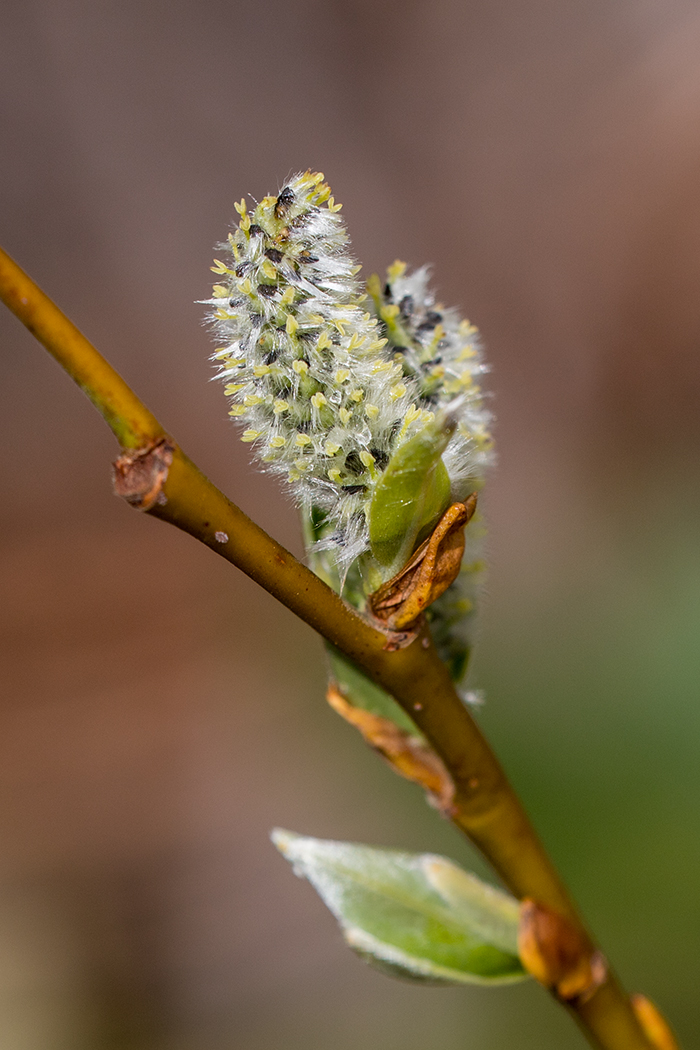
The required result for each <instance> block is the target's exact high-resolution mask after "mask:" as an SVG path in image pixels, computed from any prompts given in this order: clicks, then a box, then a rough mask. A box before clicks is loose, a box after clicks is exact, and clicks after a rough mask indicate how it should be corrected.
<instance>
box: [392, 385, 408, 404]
mask: <svg viewBox="0 0 700 1050" xmlns="http://www.w3.org/2000/svg"><path fill="white" fill-rule="evenodd" d="M405 393H406V387H405V385H404V384H403V383H395V384H394V386H392V388H391V390H390V391H389V396H390V397H391V398H392V400H393V401H397V400H398V398H400V397H403V395H404V394H405Z"/></svg>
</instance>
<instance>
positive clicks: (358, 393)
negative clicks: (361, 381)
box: [348, 387, 365, 403]
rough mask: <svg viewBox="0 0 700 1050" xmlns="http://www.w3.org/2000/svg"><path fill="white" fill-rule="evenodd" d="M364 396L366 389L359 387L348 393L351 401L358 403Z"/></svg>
mask: <svg viewBox="0 0 700 1050" xmlns="http://www.w3.org/2000/svg"><path fill="white" fill-rule="evenodd" d="M364 396H365V392H364V390H360V388H359V387H357V388H356V389H355V390H351V391H350V393H349V394H348V397H349V398H350V400H351V401H357V402H358V403H359V402H360V401H362V398H363V397H364Z"/></svg>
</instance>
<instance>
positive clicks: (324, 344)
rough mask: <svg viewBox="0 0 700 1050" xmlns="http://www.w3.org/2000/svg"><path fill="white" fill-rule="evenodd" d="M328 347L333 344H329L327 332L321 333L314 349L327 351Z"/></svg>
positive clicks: (329, 339) (329, 338)
mask: <svg viewBox="0 0 700 1050" xmlns="http://www.w3.org/2000/svg"><path fill="white" fill-rule="evenodd" d="M330 346H333V343H332V342H331V337H330V336H329V334H328V332H321V334H320V336H319V337H318V342H317V343H316V349H317V350H327V349H328V348H329V347H330Z"/></svg>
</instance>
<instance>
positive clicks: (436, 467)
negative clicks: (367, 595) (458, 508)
mask: <svg viewBox="0 0 700 1050" xmlns="http://www.w3.org/2000/svg"><path fill="white" fill-rule="evenodd" d="M453 432H454V423H447V422H446V421H444V420H443V419H442V418H441V417H440V416H438V418H437V419H435V420H433V421H432V422H430V423H428V424H427V425H426V426H424V427H423V428H422V430H420V431H419V432H418V433H417V434H415V435H414V436H413V437H412V438H409V439H408V441H406V442H404V444H403V445H400V446H399V448H398V449H397V450H396V452H395V453H394V454H393V456H392V457H391V459H390V460H389V463H388V465H387V468H386V470H385V471H384V473H383V475H382V477H381V479H380V480H379V482H378V483H377V486H376V488H375V490H374V494H373V496H372V500H371V502H370V505H369V509H368V512H367V519H368V524H369V542H370V547H371V550H372V554H373V555H374V557H375V558H376V560H377V561H378V562H379V563H380V565H381V566H382V570H383V573H382V574H383V576H384V577H385V578H386V579H391V577H392V576H394V575H395V574H396V573H397V572H399V570H400V569H402V568H403V566H404V565H405V563H406V562H407V561H408V559H409V557H410V556H411V554H412V553H413V550H414V549H415V547H416V544H417V541H418V540H419V538H421V533H427V531H428V530H429V528H430V526H431V525H435V524H436V522H437V520H438V519H439V517H440V515H441V514H442V513H444V511H445V510H446V509H447V507H448V505H449V502H450V478H449V475H448V473H447V469H446V467H445V464H444V463H443V461H442V458H441V457H442V453H443V452H444V451H445V449H446V448H447V444H448V442H449V440H450V437H451V436H452V434H453Z"/></svg>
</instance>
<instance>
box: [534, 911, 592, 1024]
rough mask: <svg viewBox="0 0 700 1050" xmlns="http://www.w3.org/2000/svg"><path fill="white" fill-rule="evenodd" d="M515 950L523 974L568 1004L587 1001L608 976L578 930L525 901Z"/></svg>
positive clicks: (578, 1003) (566, 921) (549, 912)
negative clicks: (525, 971) (531, 977)
mask: <svg viewBox="0 0 700 1050" xmlns="http://www.w3.org/2000/svg"><path fill="white" fill-rule="evenodd" d="M518 951H519V953H520V960H521V962H522V964H523V966H524V967H525V969H526V970H527V972H528V973H529V974H531V975H532V976H533V977H534V978H535V979H536V980H538V981H539V982H540V984H543V985H544V986H545V988H549V989H550V991H552V992H553V993H554V995H556V996H557V998H558V999H561V1000H562V1002H565V1003H569V1004H570V1005H575V1006H580V1005H581V1004H583V1003H585V1002H587V1001H588V1000H589V999H590V998H591V997H592V996H593V994H594V993H595V992H596V991H597V989H598V988H600V986H601V985H602V984H604V982H605V980H606V979H607V976H608V967H607V963H606V961H605V957H604V956H603V955H602V954H601V952H599V951H596V950H595V949H594V948H593V946H592V945H591V944H590V942H589V941H588V940H587V939H586V938H585V937H584V936H583V934H582V933H581V931H579V930H577V929H576V927H575V926H573V925H572V924H571V923H570V922H569V921H568V920H567V919H565V918H564V917H563V916H562V915H559V914H558V913H557V912H555V911H552V910H551V909H550V908H546V907H545V906H544V905H542V904H538V903H537V901H534V900H530V899H529V898H526V899H525V900H524V901H523V902H522V905H521V907H520V928H519V930H518Z"/></svg>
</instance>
